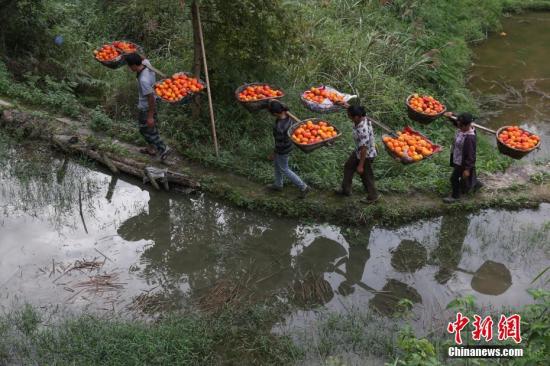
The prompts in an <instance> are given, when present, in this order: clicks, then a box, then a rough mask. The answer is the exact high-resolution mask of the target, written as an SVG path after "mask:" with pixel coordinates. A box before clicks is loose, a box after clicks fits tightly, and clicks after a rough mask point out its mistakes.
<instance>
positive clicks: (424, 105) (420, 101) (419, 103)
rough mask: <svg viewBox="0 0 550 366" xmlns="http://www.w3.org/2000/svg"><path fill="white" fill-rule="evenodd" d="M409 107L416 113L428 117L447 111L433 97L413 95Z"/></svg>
mask: <svg viewBox="0 0 550 366" xmlns="http://www.w3.org/2000/svg"><path fill="white" fill-rule="evenodd" d="M409 106H410V107H411V108H412V109H414V110H415V111H417V112H419V113H422V114H427V115H428V116H435V115H437V114H439V113H441V112H443V111H444V110H445V106H444V105H443V104H441V103H440V102H439V101H437V100H436V99H435V98H434V97H432V96H431V95H428V96H422V95H418V94H413V95H412V96H411V98H410V99H409Z"/></svg>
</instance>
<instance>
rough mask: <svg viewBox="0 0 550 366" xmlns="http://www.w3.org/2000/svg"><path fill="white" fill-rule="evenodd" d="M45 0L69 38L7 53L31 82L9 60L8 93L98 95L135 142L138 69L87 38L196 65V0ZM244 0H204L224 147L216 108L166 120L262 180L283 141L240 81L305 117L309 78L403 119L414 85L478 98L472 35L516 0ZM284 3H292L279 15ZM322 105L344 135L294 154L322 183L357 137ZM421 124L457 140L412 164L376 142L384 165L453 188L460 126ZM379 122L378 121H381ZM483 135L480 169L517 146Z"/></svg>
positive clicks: (411, 186)
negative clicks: (104, 61)
mask: <svg viewBox="0 0 550 366" xmlns="http://www.w3.org/2000/svg"><path fill="white" fill-rule="evenodd" d="M43 2H45V3H46V4H49V6H50V7H47V9H50V10H49V12H52V9H54V10H55V9H57V10H59V12H58V13H56V14H58V15H57V16H58V17H60V18H62V19H63V21H62V22H58V23H57V25H56V26H55V27H53V28H52V29H51V30H50V31H51V33H52V34H53V33H60V34H64V35H65V36H66V42H65V45H64V46H63V47H62V48H61V49H53V51H51V52H49V53H48V57H46V58H44V59H43V60H41V61H42V62H41V64H40V65H41V66H39V67H38V68H36V70H34V72H33V73H34V75H35V76H31V75H30V74H28V73H17V72H16V71H17V70H18V69H26V70H28V71H32V70H30V69H29V68H28V66H26V64H23V63H19V64H17V63H15V66H14V64H13V62H10V63H8V65H11V66H9V70H10V71H11V72H12V73H13V72H15V73H16V74H18V75H16V79H17V80H18V81H20V82H21V81H23V84H21V83H14V82H13V80H12V79H10V78H9V75H5V72H4V75H2V72H1V71H2V70H0V93H1V94H8V95H11V96H13V97H16V98H18V99H21V100H22V101H24V102H26V103H33V102H34V103H38V104H41V105H46V106H50V107H51V108H53V109H55V110H61V111H62V112H65V113H67V114H69V115H77V114H82V113H84V111H82V110H80V109H79V108H76V107H74V106H75V105H76V104H78V103H80V104H83V105H85V106H86V107H91V108H92V109H93V108H95V107H96V106H98V105H99V106H100V107H101V109H100V111H101V112H102V113H105V114H106V115H107V116H108V117H109V118H111V119H112V120H114V121H116V122H113V123H105V124H104V127H105V128H106V129H107V130H108V131H110V132H111V134H113V135H120V137H121V138H123V139H128V140H130V141H132V142H135V141H136V135H135V134H131V133H129V132H121V131H120V129H115V128H114V127H115V126H120V125H121V121H125V123H126V124H125V126H127V127H128V129H130V128H133V123H134V122H133V120H134V119H135V116H134V109H135V107H134V104H135V99H136V94H137V92H136V86H135V79H134V76H133V75H132V74H130V73H129V72H127V70H125V69H121V70H116V71H113V70H109V69H106V68H104V67H102V66H101V65H99V63H97V62H95V61H94V60H93V59H92V57H91V56H90V51H91V50H92V49H93V48H94V47H96V46H97V45H99V44H101V43H102V42H104V41H106V40H112V39H115V38H119V39H120V38H126V39H130V40H134V41H137V42H138V43H141V44H142V45H143V46H144V47H145V49H146V51H147V56H148V57H149V58H150V59H151V60H152V62H153V64H155V65H156V66H157V67H158V68H160V69H161V70H163V71H165V72H168V73H170V72H174V71H179V70H190V69H191V62H192V52H191V50H192V36H191V35H192V33H191V24H190V19H189V10H188V9H185V10H183V11H182V10H181V9H180V8H179V1H175V0H163V1H159V2H150V1H140V2H138V1H129V2H125V3H124V4H123V3H119V2H116V3H113V4H104V3H102V2H82V1H73V2H68V3H67V2H63V4H64V5H62V4H61V2H59V1H57V0H43ZM243 4H244V5H247V6H248V9H253V10H254V11H255V12H256V13H255V14H256V15H250V14H248V13H243V14H241V15H242V16H240V17H238V19H241V21H242V24H240V25H239V26H235V25H232V26H231V27H232V28H231V32H230V33H231V34H229V33H228V29H227V25H224V24H223V19H224V18H223V17H222V15H223V12H224V11H226V12H227V11H232V12H234V11H236V10H235V9H237V8H238V7H239V6H241V5H242V7H243V9H244V8H247V7H245V6H244V5H243ZM241 5H239V4H237V3H231V4H229V3H223V2H217V1H214V0H211V1H207V2H205V6H204V11H205V15H206V17H205V19H204V21H205V22H204V27H205V33H206V36H207V52H208V54H209V55H210V56H211V58H210V63H211V66H212V70H211V71H212V75H211V79H212V82H213V85H214V89H213V92H214V103H215V114H216V118H217V128H218V137H219V139H220V145H221V149H222V151H221V156H220V158H219V159H216V158H215V157H214V156H213V149H212V142H211V137H210V129H209V125H208V119H207V118H206V113H203V115H202V117H201V118H200V119H198V120H195V119H193V118H192V117H191V114H190V112H189V107H171V106H167V105H161V106H160V126H161V131H162V134H163V135H164V136H167V137H169V138H170V139H172V140H173V141H175V143H176V144H177V145H178V147H179V150H180V151H181V152H182V153H184V154H185V155H187V156H188V157H190V158H192V159H197V160H199V161H201V162H203V163H205V164H210V165H213V166H217V167H220V168H224V169H229V170H231V171H234V172H237V173H239V174H242V175H245V176H247V177H250V178H251V179H254V180H255V181H257V182H261V183H266V182H269V181H270V180H271V179H272V174H273V173H272V167H271V163H270V162H269V161H268V160H267V159H266V156H267V155H268V154H269V153H270V152H271V150H272V148H273V142H272V137H271V124H272V123H273V121H272V118H271V117H270V116H268V115H267V114H266V113H265V112H260V113H257V114H250V113H248V112H246V111H245V110H244V109H242V108H241V107H239V106H238V105H237V103H236V102H235V101H234V100H233V99H232V98H233V97H232V93H233V90H234V88H236V87H237V86H238V85H239V84H240V83H243V82H247V81H255V80H251V78H256V79H257V80H260V81H266V82H274V83H276V84H278V85H281V86H283V87H284V89H285V91H286V93H287V97H286V98H285V102H287V103H288V104H289V105H290V107H291V108H292V110H293V112H295V113H296V114H297V115H298V116H300V117H304V118H305V117H313V113H312V112H310V111H308V110H306V109H305V108H304V107H303V106H302V105H301V104H300V102H299V95H300V93H301V92H302V91H303V90H304V89H305V88H308V87H310V86H311V85H312V84H320V83H325V84H329V85H332V86H334V87H337V88H339V89H341V90H344V91H347V92H352V93H354V94H356V95H358V96H359V101H360V103H361V104H363V105H365V106H366V107H367V109H368V112H369V114H370V115H371V116H372V117H375V118H378V119H380V120H381V121H383V122H385V123H386V124H388V125H390V126H392V127H394V128H401V127H402V126H404V125H406V124H411V121H410V120H408V119H407V118H406V114H405V108H404V105H403V103H404V99H405V97H406V96H407V95H408V94H409V93H412V92H422V93H429V94H432V95H434V96H435V97H437V98H438V99H441V100H442V101H443V102H445V103H446V104H447V106H448V107H449V108H450V109H451V110H455V111H474V112H477V108H476V103H475V101H474V100H473V97H472V95H471V94H470V92H469V90H468V89H467V87H466V81H465V74H466V72H467V69H468V67H469V61H470V50H469V48H468V44H469V42H472V41H477V40H482V39H484V38H485V37H486V35H487V33H488V31H489V30H491V29H497V28H498V24H499V23H498V18H499V16H500V15H501V13H502V9H503V6H504V5H506V6H507V7H510V6H511V3H510V1H509V0H508V1H504V0H487V1H483V2H479V1H474V0H461V1H452V2H448V1H437V0H395V1H392V2H390V3H389V4H388V5H385V6H381V5H380V3H379V2H378V1H374V0H371V1H352V0H336V1H322V2H317V1H284V2H282V1H276V2H266V1H260V2H250V1H248V0H246V1H245V0H243V1H242V4H241ZM281 12H282V13H283V14H284V15H285V16H282V17H281V16H279V15H280V13H281ZM139 14H141V16H140V15H139ZM273 14H275V15H273ZM143 19H145V20H143ZM264 31H265V35H264V36H263V38H262V37H259V38H258V35H257V33H258V32H260V34H261V32H264ZM243 37H244V38H246V37H249V38H250V39H248V40H244V39H243ZM252 40H253V41H252ZM44 47H47V45H44ZM8 58H9V56H8ZM46 75H50V77H51V78H53V79H56V80H58V83H59V85H60V86H58V87H56V86H55V85H54V84H52V83H51V82H50V83H49V84H48V81H47V79H46ZM2 80H4V81H2ZM5 80H8V81H7V82H6V81H5ZM69 81H70V82H71V83H69ZM37 90H43V91H42V92H38V91H37ZM71 95H75V96H76V99H75V98H73V97H71ZM205 99H206V98H203V101H202V103H203V110H204V111H206V105H205ZM86 113H87V112H86ZM94 116H95V117H97V113H96V114H95V115H94ZM326 118H327V119H329V120H330V121H331V122H332V123H334V124H335V125H337V126H338V127H339V128H340V129H342V131H343V132H344V136H343V138H342V139H341V140H340V141H338V142H337V143H336V144H335V146H334V147H332V148H325V149H321V150H319V151H316V152H314V153H312V154H310V155H305V154H302V153H301V152H298V151H296V152H295V153H294V154H293V157H292V159H291V165H292V167H293V168H294V169H295V170H296V171H297V172H298V173H299V174H300V175H301V176H302V177H303V178H304V179H305V180H306V181H307V182H308V183H310V184H312V185H313V186H315V187H318V188H320V189H329V188H332V187H335V186H337V185H338V184H339V181H340V179H341V177H342V172H341V170H342V165H343V162H344V161H345V159H346V157H347V155H348V154H349V152H350V150H351V149H352V147H353V146H352V145H353V144H352V141H351V136H350V131H351V125H350V122H349V121H348V120H347V119H346V118H345V116H344V114H343V113H340V114H332V115H330V116H326ZM96 120H97V118H96ZM413 125H414V124H413ZM96 127H97V126H96ZM415 127H417V128H418V129H419V130H421V131H422V132H425V133H427V134H428V135H429V136H430V137H431V138H432V139H433V140H434V141H436V142H438V143H440V144H442V145H443V146H445V147H446V148H447V149H446V150H445V151H444V152H443V153H442V154H440V155H438V156H436V157H434V158H433V159H430V160H428V161H425V162H422V163H420V164H416V165H414V166H408V167H403V166H401V165H399V164H398V163H396V162H394V161H393V160H391V159H390V158H389V157H388V156H387V154H386V153H385V152H384V151H383V150H382V149H381V146H380V148H379V158H378V159H377V161H376V163H375V175H376V178H377V180H378V181H379V183H378V184H379V187H380V188H381V190H383V191H392V192H412V191H419V190H420V191H434V190H435V191H439V192H444V191H445V190H447V186H448V184H447V179H448V178H447V177H448V174H449V172H450V168H449V167H448V165H449V164H448V157H449V153H448V151H449V149H448V147H449V146H450V142H451V139H452V135H453V131H452V129H450V128H449V127H447V126H445V123H444V122H442V121H437V122H435V123H434V124H433V125H431V126H428V127H424V126H415ZM126 130H127V129H124V131H126ZM381 133H382V131H377V135H380V134H381ZM480 140H481V141H480V144H479V145H480V146H479V159H478V161H479V166H480V168H481V170H484V171H490V172H492V171H496V170H501V169H503V168H504V167H506V166H507V164H508V163H509V162H508V160H506V159H504V158H501V157H500V156H499V155H498V153H497V152H496V150H495V149H494V148H493V147H492V145H491V144H489V143H488V141H487V140H486V138H485V137H481V136H480Z"/></svg>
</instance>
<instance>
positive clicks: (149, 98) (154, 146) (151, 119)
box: [125, 53, 170, 161]
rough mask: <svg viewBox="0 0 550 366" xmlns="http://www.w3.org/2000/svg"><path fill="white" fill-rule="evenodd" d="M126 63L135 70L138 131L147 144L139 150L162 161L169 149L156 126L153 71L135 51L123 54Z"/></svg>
mask: <svg viewBox="0 0 550 366" xmlns="http://www.w3.org/2000/svg"><path fill="white" fill-rule="evenodd" d="M125 60H126V63H127V64H128V67H129V68H130V70H132V71H133V72H135V73H136V74H137V75H136V77H137V79H138V92H139V99H138V105H137V107H138V111H139V116H138V122H139V132H140V133H141V135H142V136H143V138H144V139H145V141H147V143H148V144H149V145H148V147H147V148H146V149H142V150H141V152H143V153H146V154H149V155H152V156H156V155H157V154H158V156H159V157H160V159H161V160H162V161H164V160H165V159H166V157H167V156H168V152H169V151H170V149H169V148H168V147H167V146H166V144H165V143H164V142H163V141H162V139H161V138H160V134H159V131H158V128H157V106H156V99H155V92H154V90H153V87H154V85H155V82H156V76H155V73H154V71H152V70H150V69H148V68H147V67H145V65H144V63H143V61H144V60H143V59H142V57H141V56H140V55H138V54H137V53H131V54H128V55H126V56H125Z"/></svg>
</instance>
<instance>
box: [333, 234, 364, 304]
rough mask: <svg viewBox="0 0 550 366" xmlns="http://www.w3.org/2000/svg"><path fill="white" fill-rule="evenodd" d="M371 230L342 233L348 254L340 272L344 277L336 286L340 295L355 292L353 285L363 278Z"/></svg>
mask: <svg viewBox="0 0 550 366" xmlns="http://www.w3.org/2000/svg"><path fill="white" fill-rule="evenodd" d="M371 230H372V228H368V229H366V230H365V231H363V232H359V233H358V232H357V231H353V232H352V233H350V232H348V233H345V234H343V236H344V238H345V239H346V241H347V242H348V243H349V244H350V247H349V253H348V256H347V257H345V258H344V261H343V264H344V265H345V272H343V273H340V274H341V275H342V276H344V278H345V280H344V281H342V282H341V283H340V285H339V286H338V293H339V294H340V295H343V296H347V295H351V294H352V293H354V292H355V285H359V284H360V283H361V282H362V280H363V273H364V272H365V267H366V265H367V261H368V260H369V258H370V250H369V248H368V245H369V241H370V234H371Z"/></svg>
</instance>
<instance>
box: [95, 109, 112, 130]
mask: <svg viewBox="0 0 550 366" xmlns="http://www.w3.org/2000/svg"><path fill="white" fill-rule="evenodd" d="M90 127H91V128H92V130H94V131H101V132H105V131H108V130H110V129H112V128H113V120H112V119H111V118H109V116H107V115H106V114H105V112H104V111H103V109H102V108H101V107H99V106H98V107H96V108H95V109H93V110H92V111H91V112H90Z"/></svg>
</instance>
